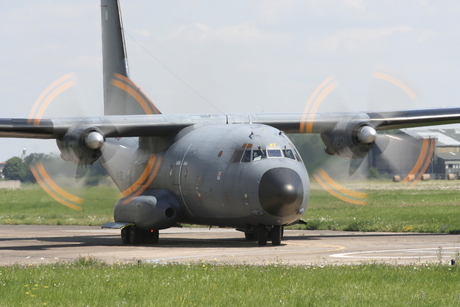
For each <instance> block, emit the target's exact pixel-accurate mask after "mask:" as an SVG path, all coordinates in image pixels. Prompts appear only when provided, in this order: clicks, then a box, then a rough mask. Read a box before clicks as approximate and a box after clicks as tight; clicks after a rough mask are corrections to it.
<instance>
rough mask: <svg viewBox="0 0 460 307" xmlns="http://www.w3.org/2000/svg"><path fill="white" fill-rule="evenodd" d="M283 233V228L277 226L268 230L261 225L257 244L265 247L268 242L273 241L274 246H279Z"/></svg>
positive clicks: (258, 227)
mask: <svg viewBox="0 0 460 307" xmlns="http://www.w3.org/2000/svg"><path fill="white" fill-rule="evenodd" d="M283 233H284V229H283V226H279V225H276V226H273V227H271V228H268V227H267V226H265V225H259V226H257V244H258V245H259V246H265V245H267V242H268V240H271V241H272V245H273V246H278V245H280V244H281V240H282V239H283ZM246 238H247V236H246Z"/></svg>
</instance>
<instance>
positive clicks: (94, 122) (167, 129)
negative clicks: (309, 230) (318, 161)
mask: <svg viewBox="0 0 460 307" xmlns="http://www.w3.org/2000/svg"><path fill="white" fill-rule="evenodd" d="M340 122H356V123H365V124H368V125H371V126H373V127H375V129H376V130H389V129H402V128H413V127H422V126H433V125H445V124H455V123H460V108H449V109H447V108H446V109H428V110H405V111H394V112H363V113H316V114H304V113H251V114H203V115H200V114H197V115H190V114H185V115H180V114H178V115H165V114H154V115H124V116H100V117H74V118H50V119H30V118H29V119H27V118H1V119H0V137H6V138H8V137H11V138H36V139H57V138H59V137H61V136H63V135H64V134H65V133H66V132H67V131H68V130H69V129H71V128H73V127H95V128H98V129H99V130H100V131H101V132H102V133H104V136H105V137H136V136H139V137H142V136H164V135H168V134H171V133H176V132H178V131H180V130H182V129H184V128H186V127H189V126H204V125H218V124H243V123H246V124H265V125H269V126H273V127H275V128H277V129H280V130H282V131H284V132H285V133H327V132H328V131H330V130H331V129H333V128H334V127H335V126H336V125H337V124H338V123H340Z"/></svg>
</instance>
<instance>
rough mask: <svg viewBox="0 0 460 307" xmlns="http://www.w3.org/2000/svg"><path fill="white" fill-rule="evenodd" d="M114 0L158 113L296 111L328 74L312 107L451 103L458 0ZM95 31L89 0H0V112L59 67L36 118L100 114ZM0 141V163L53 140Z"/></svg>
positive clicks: (457, 55)
mask: <svg viewBox="0 0 460 307" xmlns="http://www.w3.org/2000/svg"><path fill="white" fill-rule="evenodd" d="M121 8H122V12H123V23H124V27H125V31H126V42H127V51H128V57H129V65H130V77H131V78H132V79H133V81H134V82H136V83H137V84H138V85H139V86H140V87H142V88H143V90H144V91H145V92H146V93H147V94H148V95H149V96H150V97H151V99H152V100H153V101H154V102H155V104H156V105H157V107H158V108H159V109H160V110H161V111H162V112H163V113H217V112H224V113H226V112H301V111H303V109H304V106H305V104H306V102H307V100H308V98H309V97H310V95H311V94H312V92H313V91H314V90H315V88H317V87H318V86H319V85H320V84H321V82H322V81H323V80H325V79H326V78H327V77H329V76H333V77H334V80H336V82H337V84H338V86H337V88H336V89H335V90H334V91H333V92H332V93H331V94H330V95H329V96H328V97H327V98H326V99H325V101H324V103H323V105H322V106H321V108H320V111H330V110H338V109H340V110H346V111H359V110H362V111H366V110H389V109H415V108H438V107H454V106H457V107H458V106H460V90H459V88H460V86H459V85H460V46H459V44H460V33H459V31H460V18H459V17H458V16H460V2H459V1H429V0H413V1H411V0H406V1H390V0H388V1H365V0H363V1H360V0H343V1H327V0H326V1H325V0H312V1H305V0H304V1H295V0H280V1H273V0H265V1H263V0H254V1H250V0H244V1H238V0H236V1H235V0H234V1H199V0H196V1H195V0H187V1H164V0H163V1H158V0H157V1H151V0H149V1H140V0H129V1H127V0H126V1H122V2H121ZM100 36H101V32H100V3H99V2H98V1H97V0H91V1H90V0H79V1H57V0H41V1H32V0H22V1H2V4H1V5H0V41H1V46H2V47H1V48H0V71H1V73H0V97H1V98H0V99H1V103H0V117H27V116H28V114H29V111H30V109H31V108H32V106H33V104H34V102H35V101H36V99H37V98H38V97H39V95H40V93H41V92H42V91H43V90H44V89H45V88H47V86H49V85H50V84H51V83H52V82H54V81H55V80H57V79H58V78H60V77H62V76H63V75H65V74H68V73H74V77H73V78H74V79H75V80H77V85H76V86H74V87H72V88H71V89H69V90H67V91H65V92H63V93H62V94H61V95H60V96H59V97H58V99H56V100H55V101H53V103H52V104H51V106H50V107H49V110H47V113H45V116H75V115H100V114H102V110H103V108H102V64H101V62H102V56H101V39H100ZM165 67H167V68H165ZM374 71H380V72H382V71H383V72H385V73H388V74H389V75H391V76H393V77H395V78H397V79H399V80H401V81H402V82H403V83H404V84H408V85H410V86H411V89H412V90H413V91H414V92H416V93H417V98H416V99H415V100H413V99H411V98H410V97H408V95H407V93H406V92H404V91H403V90H401V88H399V87H397V86H396V85H395V84H391V83H389V82H387V81H383V80H380V79H376V78H373V77H372V72H374ZM171 72H172V73H171ZM181 80H182V81H181ZM184 83H185V84H184ZM189 87H191V88H193V90H194V91H196V92H198V93H199V95H198V94H196V93H195V92H194V91H192V90H191V89H190V88H189ZM200 95H201V97H200ZM202 97H204V99H203V98H202ZM0 142H1V143H0V144H1V147H0V148H1V150H0V160H2V161H4V160H6V159H8V158H10V157H12V156H14V155H20V154H21V152H22V148H23V147H26V148H27V153H31V152H49V151H51V150H52V148H54V147H55V145H54V141H41V140H33V141H30V140H13V139H2V140H0Z"/></svg>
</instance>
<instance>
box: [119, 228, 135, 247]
mask: <svg viewBox="0 0 460 307" xmlns="http://www.w3.org/2000/svg"><path fill="white" fill-rule="evenodd" d="M132 227H133V226H127V227H125V228H123V229H121V243H123V244H131V240H130V238H129V233H130V231H131V230H130V228H132Z"/></svg>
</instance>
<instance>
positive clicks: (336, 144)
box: [321, 122, 377, 159]
mask: <svg viewBox="0 0 460 307" xmlns="http://www.w3.org/2000/svg"><path fill="white" fill-rule="evenodd" d="M376 137H377V132H376V131H375V128H374V127H372V126H371V125H369V124H368V123H362V122H358V123H357V122H339V123H338V124H337V125H336V126H335V127H334V129H332V130H331V131H329V132H325V133H322V134H321V139H322V140H323V142H324V144H325V145H326V148H325V149H324V150H325V151H326V153H327V154H330V155H337V156H339V157H341V158H345V159H356V158H364V157H365V156H366V155H367V154H368V153H369V151H371V150H372V148H374V145H375V139H376Z"/></svg>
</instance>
